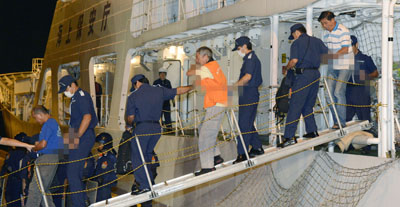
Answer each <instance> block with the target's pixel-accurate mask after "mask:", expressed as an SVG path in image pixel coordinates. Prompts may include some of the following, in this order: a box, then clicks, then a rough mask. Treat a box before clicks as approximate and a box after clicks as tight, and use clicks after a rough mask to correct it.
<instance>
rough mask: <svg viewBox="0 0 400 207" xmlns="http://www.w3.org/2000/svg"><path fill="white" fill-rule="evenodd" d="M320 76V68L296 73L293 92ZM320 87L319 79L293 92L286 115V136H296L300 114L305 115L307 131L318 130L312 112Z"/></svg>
mask: <svg viewBox="0 0 400 207" xmlns="http://www.w3.org/2000/svg"><path fill="white" fill-rule="evenodd" d="M320 76H321V75H320V73H319V71H318V70H304V72H303V74H297V75H296V77H295V80H294V82H293V86H292V92H295V91H297V90H299V89H301V88H303V87H305V86H307V85H309V84H310V83H312V82H313V81H315V80H317V79H319V78H320ZM318 88H319V80H318V81H316V82H314V83H313V84H312V85H310V86H308V87H306V88H304V89H302V90H300V91H298V92H296V93H292V97H291V98H290V101H289V111H288V114H287V117H286V126H285V134H284V135H283V137H284V138H286V139H289V138H292V137H294V135H295V133H296V130H297V124H298V123H299V121H298V119H300V115H303V117H304V122H305V123H306V131H307V133H310V132H315V131H317V125H316V123H315V119H314V114H311V113H313V107H314V105H315V100H316V99H317V95H318ZM310 114H311V115H310Z"/></svg>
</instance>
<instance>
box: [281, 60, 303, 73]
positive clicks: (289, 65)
mask: <svg viewBox="0 0 400 207" xmlns="http://www.w3.org/2000/svg"><path fill="white" fill-rule="evenodd" d="M298 61H299V60H298V59H297V58H293V59H291V60H289V62H288V64H287V65H286V66H285V67H283V69H282V74H283V75H286V73H287V71H288V70H289V69H291V68H293V67H294V66H296V64H297V62H298Z"/></svg>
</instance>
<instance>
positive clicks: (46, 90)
mask: <svg viewBox="0 0 400 207" xmlns="http://www.w3.org/2000/svg"><path fill="white" fill-rule="evenodd" d="M51 91H52V89H51V68H47V69H46V71H45V73H44V77H43V81H42V86H41V88H40V95H39V101H38V103H39V104H40V105H44V106H45V107H46V108H48V109H51Z"/></svg>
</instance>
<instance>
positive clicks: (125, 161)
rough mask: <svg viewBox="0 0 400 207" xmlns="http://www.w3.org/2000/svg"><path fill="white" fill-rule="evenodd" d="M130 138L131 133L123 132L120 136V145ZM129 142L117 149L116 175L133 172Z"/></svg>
mask: <svg viewBox="0 0 400 207" xmlns="http://www.w3.org/2000/svg"><path fill="white" fill-rule="evenodd" d="M131 137H132V134H131V132H129V131H128V130H125V132H124V133H123V134H122V138H121V141H120V142H119V143H120V144H121V143H123V142H125V141H126V140H128V139H130V138H131ZM131 154H132V152H131V141H127V142H126V143H124V144H123V145H120V146H119V147H118V156H117V166H116V167H117V174H119V175H125V174H127V173H129V172H131V171H132V170H133V167H132V160H131V159H132V158H131Z"/></svg>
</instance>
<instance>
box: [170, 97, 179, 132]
mask: <svg viewBox="0 0 400 207" xmlns="http://www.w3.org/2000/svg"><path fill="white" fill-rule="evenodd" d="M176 100H177V97H176V96H175V99H174V101H175V136H178V103H177V101H176ZM171 128H172V127H171Z"/></svg>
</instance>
